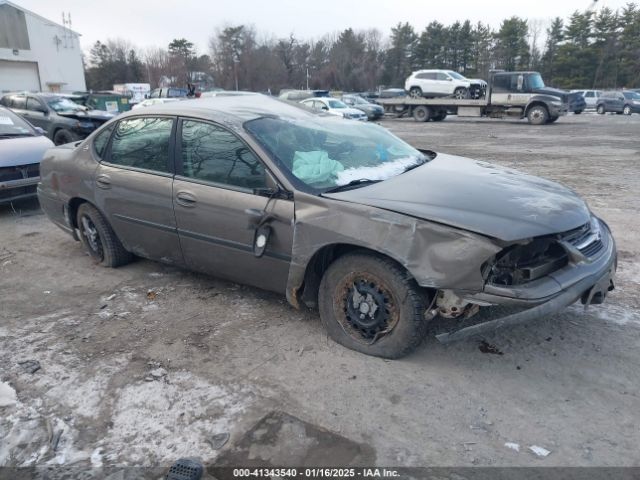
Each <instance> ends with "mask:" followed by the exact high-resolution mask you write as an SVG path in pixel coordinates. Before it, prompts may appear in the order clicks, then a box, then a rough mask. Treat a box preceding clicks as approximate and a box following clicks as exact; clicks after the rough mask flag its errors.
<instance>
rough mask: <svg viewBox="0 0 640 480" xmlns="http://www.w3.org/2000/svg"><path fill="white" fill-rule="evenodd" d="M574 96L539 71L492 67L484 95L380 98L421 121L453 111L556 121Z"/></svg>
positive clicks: (387, 105)
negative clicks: (552, 84) (551, 84)
mask: <svg viewBox="0 0 640 480" xmlns="http://www.w3.org/2000/svg"><path fill="white" fill-rule="evenodd" d="M569 99H570V96H569V94H568V93H567V92H565V91H563V90H558V89H555V88H549V87H546V86H545V84H544V81H543V80H542V76H541V75H540V74H539V73H538V72H505V71H501V70H497V71H492V72H491V74H490V78H489V84H488V86H487V94H486V95H485V96H484V98H481V99H478V100H473V99H458V98H448V97H441V98H433V99H427V98H414V97H402V98H392V99H382V98H379V99H378V100H377V102H378V103H379V104H381V105H383V106H384V107H385V111H387V112H389V113H395V114H397V115H400V116H405V115H408V116H413V118H414V119H415V120H416V121H418V122H427V121H429V120H433V121H441V120H444V119H445V118H446V117H447V115H448V114H449V113H453V114H456V115H458V116H459V117H485V116H486V117H491V118H506V117H510V118H526V119H527V120H528V121H529V123H530V124H532V125H544V124H546V123H553V122H555V121H556V120H558V118H560V117H561V116H562V115H566V113H567V112H568V111H569V107H570V103H569Z"/></svg>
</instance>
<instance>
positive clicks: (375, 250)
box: [38, 95, 616, 358]
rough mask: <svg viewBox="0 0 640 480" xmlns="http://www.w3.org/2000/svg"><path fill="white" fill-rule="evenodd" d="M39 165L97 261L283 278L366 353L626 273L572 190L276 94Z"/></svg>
mask: <svg viewBox="0 0 640 480" xmlns="http://www.w3.org/2000/svg"><path fill="white" fill-rule="evenodd" d="M318 100H326V101H327V102H332V101H337V100H333V99H330V98H326V99H325V98H316V99H312V100H306V101H314V102H316V101H318ZM338 110H341V109H340V108H338ZM176 144H177V145H180V148H179V150H178V151H177V152H175V154H174V151H173V149H171V148H170V146H171V145H176ZM40 169H41V177H42V181H41V184H40V185H39V187H38V197H39V200H40V204H41V205H42V208H43V210H44V211H45V212H46V213H47V215H48V216H49V218H50V219H51V220H52V221H53V222H54V223H56V224H57V225H58V226H60V227H61V228H62V229H64V230H66V231H67V232H69V233H70V234H71V235H73V236H74V237H75V238H78V239H80V240H81V241H82V243H83V245H84V246H85V248H86V250H87V253H89V255H91V257H92V258H93V259H94V260H95V261H96V262H98V263H101V264H102V265H105V266H108V267H118V266H121V265H124V264H126V263H129V262H130V261H131V258H132V257H131V255H132V254H135V255H138V256H142V257H146V258H149V259H152V260H157V261H163V262H165V263H169V264H171V265H174V266H185V267H187V268H190V269H193V270H198V271H201V272H205V273H208V274H213V275H216V276H219V277H222V278H227V279H231V280H233V281H237V282H240V283H243V284H249V285H253V286H257V287H260V288H263V289H266V290H271V291H275V292H278V293H280V294H283V295H286V297H287V299H288V300H289V302H290V303H291V304H292V305H293V306H296V307H299V306H300V305H301V304H306V305H307V306H309V307H315V306H317V307H318V308H319V311H320V318H321V320H322V323H323V324H324V326H325V328H326V329H327V332H328V333H329V335H330V336H331V337H332V338H333V339H334V340H335V341H336V342H338V343H340V344H342V345H345V346H347V347H349V348H351V349H353V350H357V351H360V352H362V353H366V354H370V355H376V356H381V357H386V358H398V357H401V356H404V355H406V354H407V353H409V352H410V351H412V350H413V349H415V348H416V347H417V346H418V345H419V344H420V343H421V342H422V340H423V338H424V336H425V334H426V328H427V325H428V322H426V321H425V319H427V320H431V319H433V318H434V317H436V316H438V315H439V316H442V317H445V318H458V317H463V318H470V317H472V316H474V315H475V314H477V313H478V312H479V311H480V307H489V306H496V305H508V306H512V307H513V306H519V307H523V308H525V310H524V311H522V312H519V313H516V314H512V315H509V316H505V317H502V318H500V319H497V320H494V322H493V323H491V322H490V323H487V324H482V325H476V326H474V327H472V330H471V331H469V330H467V331H465V330H461V331H457V332H455V333H453V334H452V335H445V336H441V337H440V338H441V339H442V340H443V341H445V340H446V341H449V340H450V339H452V338H460V337H461V336H463V335H467V334H471V333H472V334H474V335H477V334H478V333H480V332H483V331H485V330H483V329H486V328H493V326H494V325H495V324H496V322H497V323H499V324H500V325H502V326H505V325H509V324H517V323H522V322H525V321H528V320H532V319H534V318H537V317H539V316H542V315H545V314H550V313H555V312H557V311H558V310H560V309H562V308H564V307H566V306H568V305H570V304H572V303H574V302H575V301H577V300H581V301H582V303H583V304H586V305H589V304H591V303H598V304H599V303H603V302H604V300H605V297H606V295H607V294H608V292H609V291H611V290H612V289H613V287H614V285H613V277H614V274H615V268H616V248H615V243H614V240H613V237H612V236H611V233H610V230H609V227H608V226H607V225H606V223H604V222H603V221H601V220H600V219H598V218H597V217H596V216H595V215H594V214H593V213H592V212H591V211H590V210H589V209H588V207H587V205H586V204H585V203H584V201H583V200H582V199H580V198H579V197H578V196H577V195H576V194H575V193H573V192H572V191H571V190H569V189H567V188H565V187H562V186H561V185H559V184H556V183H553V182H550V181H546V180H542V179H541V178H537V177H532V176H528V175H525V174H521V173H518V172H516V171H513V170H509V171H507V170H501V169H500V168H498V167H497V166H494V165H490V164H488V163H485V162H478V161H474V160H469V159H464V158H460V157H455V156H450V155H445V154H438V153H435V152H433V151H428V150H423V151H419V150H416V149H415V148H413V147H411V146H409V145H408V144H407V143H405V142H403V141H401V140H400V139H398V138H397V137H395V136H393V135H391V134H390V133H389V132H388V131H387V130H386V129H385V128H383V127H380V126H377V125H373V124H359V123H357V122H346V121H345V120H344V119H339V118H334V117H332V116H327V115H317V114H314V113H311V112H308V111H307V110H305V109H302V108H299V107H297V106H295V105H289V104H286V103H283V102H280V101H277V100H273V99H270V98H268V97H266V96H263V95H245V96H240V97H218V98H214V99H200V100H194V101H186V102H175V103H171V104H167V105H161V106H156V107H150V108H148V109H147V110H145V112H144V114H142V115H141V114H139V113H137V112H136V113H133V112H132V113H131V114H123V115H122V116H120V117H119V118H118V119H117V120H115V121H114V122H111V123H110V124H109V125H106V126H105V127H104V128H102V129H100V130H99V131H97V132H96V133H95V135H92V136H91V137H90V138H89V139H87V140H86V141H85V142H84V143H81V144H79V145H77V146H74V147H73V148H72V147H71V146H65V147H61V148H58V149H53V150H50V151H48V152H47V154H46V156H45V158H44V159H43V161H42V163H41V168H40ZM62 178H64V182H62V181H61V179H62ZM461 191H464V192H465V193H466V194H465V195H464V196H460V195H459V193H458V192H461ZM425 192H428V195H425V194H424V193H425ZM247 225H249V226H250V228H247ZM294 232H295V235H294ZM389 239H394V241H391V242H389ZM400 239H402V240H400ZM426 245H429V246H431V248H425V246H426ZM434 245H438V248H433V246H434Z"/></svg>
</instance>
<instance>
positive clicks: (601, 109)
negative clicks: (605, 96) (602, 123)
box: [596, 105, 605, 115]
mask: <svg viewBox="0 0 640 480" xmlns="http://www.w3.org/2000/svg"><path fill="white" fill-rule="evenodd" d="M596 112H598V113H599V114H600V115H604V114H605V110H604V105H598V108H596Z"/></svg>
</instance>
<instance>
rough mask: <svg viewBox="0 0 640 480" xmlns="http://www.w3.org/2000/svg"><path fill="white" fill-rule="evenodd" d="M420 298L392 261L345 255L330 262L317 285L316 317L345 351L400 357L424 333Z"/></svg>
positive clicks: (423, 304) (423, 297)
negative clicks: (345, 348)
mask: <svg viewBox="0 0 640 480" xmlns="http://www.w3.org/2000/svg"><path fill="white" fill-rule="evenodd" d="M426 300H427V298H426V295H425V293H424V292H423V291H422V290H421V289H420V288H419V287H418V285H417V284H416V282H415V280H413V279H412V278H411V277H410V275H409V274H408V273H407V272H406V271H405V270H403V269H402V268H401V267H400V266H399V265H397V264H396V263H395V262H393V261H392V260H389V259H386V258H383V257H379V256H376V255H373V254H368V253H365V252H362V253H350V254H347V255H344V256H342V257H340V258H338V259H337V260H336V261H335V262H333V263H332V264H331V265H330V266H329V268H328V269H327V271H326V272H325V274H324V276H323V277H322V281H321V283H320V293H319V296H318V304H319V308H320V319H321V321H322V323H323V325H324V326H325V328H326V329H327V332H328V334H329V336H330V337H331V338H332V339H333V340H335V341H336V342H338V343H339V344H341V345H344V346H345V347H347V348H350V349H352V350H356V351H358V352H362V353H365V354H367V355H373V356H377V357H383V358H400V357H402V356H404V355H406V354H408V353H409V352H411V351H412V350H413V349H415V348H416V347H417V346H418V345H419V344H420V342H421V341H422V339H423V338H424V336H425V334H426V328H427V322H426V320H425V318H424V312H425V308H426Z"/></svg>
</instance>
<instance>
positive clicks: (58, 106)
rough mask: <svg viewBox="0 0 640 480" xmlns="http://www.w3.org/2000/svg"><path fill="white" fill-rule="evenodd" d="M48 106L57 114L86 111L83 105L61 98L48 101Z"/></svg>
mask: <svg viewBox="0 0 640 480" xmlns="http://www.w3.org/2000/svg"><path fill="white" fill-rule="evenodd" d="M47 104H48V105H49V106H50V107H51V108H52V109H53V110H55V111H56V112H64V111H65V110H86V108H84V107H83V106H82V105H78V104H77V103H76V102H73V101H71V100H69V99H68V98H64V97H59V98H51V99H49V100H47Z"/></svg>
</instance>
